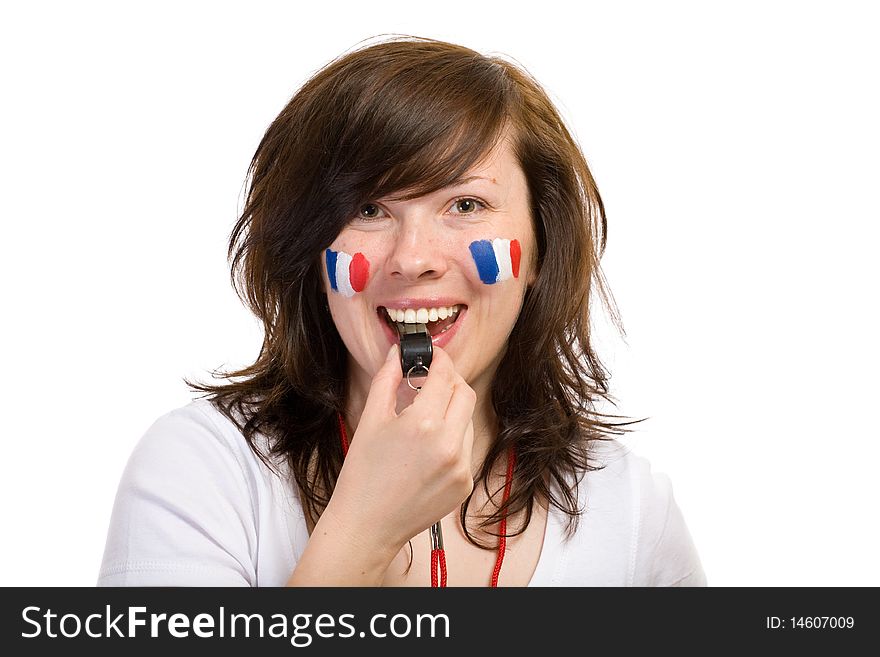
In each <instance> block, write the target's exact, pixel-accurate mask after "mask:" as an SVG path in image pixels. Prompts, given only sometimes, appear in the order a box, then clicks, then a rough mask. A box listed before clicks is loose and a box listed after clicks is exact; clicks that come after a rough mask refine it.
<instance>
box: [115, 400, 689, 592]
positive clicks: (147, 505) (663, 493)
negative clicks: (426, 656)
mask: <svg viewBox="0 0 880 657" xmlns="http://www.w3.org/2000/svg"><path fill="white" fill-rule="evenodd" d="M264 444H265V443H264ZM594 444H596V443H594ZM598 445H599V447H598V451H597V452H596V453H597V454H598V455H599V460H600V461H602V462H604V463H606V464H607V465H606V467H605V468H604V469H603V470H598V471H594V472H588V473H586V475H585V476H584V479H583V480H582V481H581V484H580V485H579V497H580V499H579V504H580V507H581V508H583V507H584V506H586V512H585V513H584V514H583V515H582V516H581V517H580V519H579V522H578V528H577V532H576V534H575V535H574V536H573V538H572V539H570V540H568V541H565V540H564V534H563V530H564V527H565V524H564V523H565V521H566V520H567V516H566V515H565V514H564V513H562V512H561V511H559V509H556V508H555V507H553V506H552V505H551V507H550V513H549V516H548V519H547V529H546V533H545V536H544V543H543V547H542V551H541V555H540V558H539V561H538V565H537V568H536V570H535V573H534V575H533V576H532V579H531V581H530V582H529V586H705V585H706V577H705V575H704V573H703V569H702V566H701V564H700V559H699V556H698V554H697V551H696V548H695V547H694V543H693V541H692V539H691V536H690V534H689V532H688V530H687V526H686V525H685V521H684V518H683V517H682V514H681V511H680V510H679V508H678V506H677V505H676V503H675V500H674V498H673V495H672V487H671V484H670V482H669V478H668V477H667V476H666V475H664V474H660V473H652V472H651V466H650V464H649V462H648V461H647V460H646V459H645V458H644V457H640V456H636V455H635V454H633V453H632V452H631V451H629V450H628V449H627V448H626V447H624V446H623V445H622V444H621V443H620V442H619V441H617V440H613V441H608V442H598ZM591 462H592V461H591ZM282 472H286V470H282ZM308 539H309V535H308V530H307V528H306V522H305V518H304V516H303V511H302V505H301V503H300V499H299V496H298V495H297V494H296V493H295V491H294V487H293V485H292V484H288V485H285V484H284V483H283V482H282V480H281V478H280V477H279V476H278V475H276V474H275V473H273V472H272V471H271V470H270V469H269V468H268V467H267V466H266V465H265V464H264V463H263V462H262V461H261V460H260V459H259V458H258V457H257V456H256V455H255V454H254V453H253V451H252V450H251V448H250V447H249V446H248V445H247V443H246V442H245V439H244V436H243V435H242V434H241V432H240V431H239V430H238V428H237V427H236V426H235V425H234V424H233V423H232V422H231V421H230V420H229V419H228V418H227V417H225V416H224V415H223V414H222V413H220V412H219V411H218V410H217V409H216V408H215V407H214V406H213V405H212V404H211V403H210V402H209V401H207V400H206V399H199V400H196V401H193V402H190V403H189V404H187V405H186V406H183V407H181V408H178V409H175V410H173V411H171V412H169V413H167V414H165V415H163V416H162V417H160V418H159V419H158V420H156V422H154V423H153V425H152V426H151V427H150V428H149V429H148V430H147V432H146V433H145V434H144V436H143V437H142V438H141V440H140V441H139V442H138V444H137V446H136V447H135V449H134V451H133V452H132V454H131V457H130V458H129V461H128V464H127V466H126V468H125V471H124V472H123V474H122V479H121V481H120V483H119V489H118V491H117V495H116V500H115V503H114V506H113V513H112V517H111V520H110V528H109V531H108V534H107V544H106V547H105V550H104V559H103V563H102V565H101V571H100V573H99V576H98V586H284V585H285V584H286V582H287V580H288V579H289V577H290V575H291V573H292V572H293V570H294V568H295V567H296V564H297V561H298V559H299V558H300V556H301V555H302V553H303V551H304V550H305V547H306V543H307V542H308Z"/></svg>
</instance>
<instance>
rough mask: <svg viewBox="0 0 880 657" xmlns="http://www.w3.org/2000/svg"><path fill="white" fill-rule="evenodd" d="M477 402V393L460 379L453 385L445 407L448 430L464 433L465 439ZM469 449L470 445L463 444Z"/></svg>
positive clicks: (471, 433) (471, 438) (472, 437)
mask: <svg viewBox="0 0 880 657" xmlns="http://www.w3.org/2000/svg"><path fill="white" fill-rule="evenodd" d="M476 403H477V393H476V392H474V389H473V388H471V387H470V386H469V385H468V384H467V383H466V382H465V381H464V379H462V380H461V381H460V382H459V383H456V384H455V386H453V392H452V397H451V399H450V400H449V406H448V407H447V408H446V416H445V420H446V425H447V426H448V427H449V429H450V431H455V432H459V433H462V434H465V436H464V438H465V440H467V435H466V433H467V432H466V429H467V426H468V424H469V423H470V422H472V421H473V419H474V408H475V407H476ZM473 439H474V436H473V432H472V431H471V432H470V441H471V443H473ZM465 447H467V448H468V450H469V449H470V447H471V446H469V445H465Z"/></svg>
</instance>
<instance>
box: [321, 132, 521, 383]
mask: <svg viewBox="0 0 880 657" xmlns="http://www.w3.org/2000/svg"><path fill="white" fill-rule="evenodd" d="M468 178H472V179H471V180H467V179H468ZM465 180H467V181H466V182H464V181H463V182H462V183H461V184H458V185H455V186H453V187H449V188H446V189H442V190H439V191H437V192H434V193H432V194H428V195H425V196H422V197H419V198H415V199H411V200H407V201H390V200H387V199H375V200H373V201H371V202H369V203H366V204H364V205H362V206H361V207H360V208H359V210H358V212H357V215H356V216H354V217H352V218H351V222H350V223H349V225H348V226H347V227H346V228H345V229H343V231H342V232H341V233H340V234H339V235H338V236H337V237H336V239H335V240H334V241H333V243H332V244H331V245H330V248H329V249H328V250H327V251H326V252H325V253H324V254H322V256H321V259H322V265H323V266H322V270H323V272H324V274H323V275H324V284H325V290H326V292H327V297H328V303H329V306H330V313H331V315H332V317H333V321H334V323H335V324H336V328H337V330H338V331H339V334H340V336H341V337H342V340H343V342H344V343H345V346H346V347H347V349H348V351H349V353H350V354H351V357H352V358H351V360H350V362H351V365H350V367H351V368H352V369H351V371H350V374H352V375H354V376H355V377H356V378H357V379H361V380H364V381H366V383H367V384H368V383H369V381H368V379H371V378H372V377H373V375H375V373H376V372H377V371H378V370H379V368H380V367H381V366H382V363H383V361H384V360H385V356H386V355H387V353H388V349H389V347H390V346H391V345H392V344H393V343H396V342H398V341H399V340H398V337H397V331H396V329H395V328H394V324H393V322H394V321H399V320H404V321H407V320H409V321H417V322H425V321H426V320H427V321H428V324H427V326H428V330H429V332H431V334H432V342H433V343H434V345H435V346H439V347H441V348H442V349H444V350H445V351H446V352H447V353H448V354H449V355H450V357H451V358H452V360H453V362H454V363H455V367H456V370H457V371H458V373H459V374H460V375H461V376H462V377H463V378H464V379H465V380H466V381H467V382H468V383H469V384H470V385H471V386H472V387H474V388H475V389H478V386H479V387H480V388H482V387H483V386H484V385H486V384H487V383H488V382H489V381H490V380H491V377H492V376H493V375H494V372H495V368H496V367H497V364H498V360H499V358H500V356H501V354H502V353H503V352H504V348H505V345H506V342H507V337H508V335H509V334H510V331H511V330H512V329H513V326H514V324H515V322H516V319H517V317H518V315H519V312H520V308H521V307H522V301H523V296H524V294H525V290H526V287H527V286H528V285H530V284H531V283H532V282H533V281H534V277H535V274H536V272H534V271H533V267H534V265H533V261H534V260H535V237H534V230H533V228H532V221H531V217H530V212H529V197H528V188H527V185H526V179H525V176H524V174H523V172H522V169H521V168H520V166H519V164H518V162H517V160H516V157H515V156H514V154H513V150H512V148H511V146H510V143H509V142H508V140H507V139H504V140H502V141H500V142H499V144H498V146H497V147H496V148H495V150H493V151H492V152H491V153H490V154H489V156H488V157H487V158H486V160H485V161H484V162H483V163H480V164H478V165H476V166H475V167H474V168H472V169H471V170H470V171H469V172H468V173H467V174H466V175H465ZM455 307H457V311H455ZM450 308H452V310H453V313H452V314H451V315H450V314H449V312H450ZM389 310H390V311H391V314H393V315H394V317H393V318H392V317H391V316H390V315H389V312H388V311H389ZM407 315H409V317H407ZM478 391H479V390H478Z"/></svg>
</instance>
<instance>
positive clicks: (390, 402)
mask: <svg viewBox="0 0 880 657" xmlns="http://www.w3.org/2000/svg"><path fill="white" fill-rule="evenodd" d="M399 353H400V351H399V349H398V346H397V345H396V344H393V345H391V348H390V349H389V350H388V354H387V356H386V357H385V362H384V363H382V367H380V368H379V371H378V372H376V375H375V376H374V377H373V380H372V382H371V383H370V392H369V393H367V401H366V403H365V404H364V415H366V416H367V417H373V416H374V415H376V416H381V417H387V416H389V415H392V416H393V415H394V414H395V413H394V409H395V408H396V406H397V388H398V386H399V385H400V381H401V379H402V378H403V375H402V373H401V370H400V356H399V355H398V354H399Z"/></svg>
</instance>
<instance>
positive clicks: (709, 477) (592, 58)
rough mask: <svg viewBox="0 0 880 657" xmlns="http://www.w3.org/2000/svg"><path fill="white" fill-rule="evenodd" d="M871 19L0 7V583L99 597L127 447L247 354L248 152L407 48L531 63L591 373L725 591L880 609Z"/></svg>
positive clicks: (397, 8)
mask: <svg viewBox="0 0 880 657" xmlns="http://www.w3.org/2000/svg"><path fill="white" fill-rule="evenodd" d="M871 5H872V3H868V2H865V3H853V2H833V3H832V2H825V3H808V2H791V3H783V2H756V3H744V2H730V3H726V4H722V3H699V2H693V3H682V2H675V3H639V4H633V3H623V2H615V3H611V2H608V3H595V4H594V3H583V2H582V3H578V4H577V8H574V7H575V3H569V2H565V3H563V2H550V1H548V0H542V1H541V2H537V3H528V4H522V5H515V4H511V3H508V2H493V3H488V2H479V3H477V2H470V1H469V2H449V1H446V2H443V3H428V4H425V3H415V2H410V1H407V2H370V3H351V4H350V6H348V5H346V6H341V5H340V4H339V3H314V4H312V5H310V6H304V3H293V2H290V3H268V2H252V1H249V2H239V3H230V4H222V3H217V2H210V3H209V2H205V3H195V2H188V3H185V2H169V3H164V2H150V3H146V2H145V3H141V4H140V5H137V4H134V3H110V2H108V3H100V4H99V3H95V2H77V3H62V2H58V3H41V2H31V3H26V4H25V3H5V4H4V9H3V10H2V14H0V62H2V64H0V66H2V98H3V100H2V103H0V116H2V121H0V184H2V190H3V191H2V213H3V223H2V226H3V237H2V244H3V247H4V248H3V256H2V258H0V263H2V265H0V266H2V285H3V288H2V290H3V302H4V306H5V308H6V310H5V311H4V313H3V315H4V319H3V321H2V323H0V331H2V345H3V360H2V363H3V367H4V370H5V373H4V375H3V377H2V383H0V385H2V400H3V411H4V413H3V415H4V422H3V429H2V439H3V444H2V459H0V469H2V472H0V475H2V476H0V499H2V518H3V532H2V533H3V540H2V542H0V555H2V563H3V564H4V568H3V571H2V574H0V583H2V584H5V585H27V586H30V585H53V584H59V585H92V584H93V583H94V582H95V580H96V577H97V572H98V566H99V564H100V560H101V556H102V551H103V546H104V539H105V533H106V530H107V523H108V521H109V516H110V510H111V507H112V502H113V497H114V494H115V491H116V485H117V482H118V480H119V476H120V474H121V472H122V468H123V467H124V464H125V461H126V459H127V458H128V455H129V453H130V451H131V449H132V447H133V446H134V444H135V443H136V441H137V440H138V439H139V438H140V436H141V435H142V434H143V432H144V431H145V430H146V428H147V427H148V426H149V425H150V424H151V423H152V422H153V421H154V420H155V419H156V418H157V417H158V416H159V415H162V414H164V413H166V412H168V411H169V410H171V409H172V408H175V407H177V406H181V405H183V404H186V403H187V402H188V401H189V400H190V399H191V398H192V395H191V394H190V392H189V391H188V389H187V388H186V386H185V385H184V384H183V382H182V380H181V378H182V377H183V376H195V377H197V378H200V379H201V380H204V381H207V380H209V379H210V374H209V373H210V371H211V370H212V369H214V368H218V367H222V368H231V367H239V366H242V365H245V364H248V363H250V362H252V360H253V358H254V357H255V356H256V355H257V353H258V351H259V346H260V340H261V333H260V331H259V328H258V325H257V323H256V320H255V319H253V318H252V317H251V315H250V314H249V313H248V311H247V310H246V309H245V308H244V306H243V305H242V304H241V303H240V302H239V300H238V298H237V297H236V296H235V294H234V292H233V290H232V287H231V285H230V284H229V274H228V265H227V262H226V252H225V248H226V239H227V237H228V234H229V231H230V229H231V228H232V225H233V224H234V222H235V218H236V213H237V211H238V210H239V208H240V203H241V200H242V196H241V195H242V191H243V182H244V176H245V172H246V169H247V166H248V163H249V161H250V157H251V156H252V155H253V152H254V150H255V149H256V146H257V144H258V142H259V140H260V138H261V136H262V134H263V131H264V130H265V129H266V127H267V126H268V125H269V123H270V122H271V121H272V119H273V118H274V117H275V116H276V115H277V113H278V112H279V111H280V110H281V109H282V107H283V106H284V105H285V104H286V102H287V100H288V99H289V98H290V96H291V95H292V94H293V93H294V92H295V90H296V89H297V88H298V87H299V85H301V84H302V83H303V82H305V80H306V79H307V78H308V77H309V76H310V75H311V74H313V73H314V72H315V71H316V70H317V69H319V68H320V67H321V66H323V65H324V64H326V63H327V62H329V61H330V60H331V59H332V58H334V57H336V56H338V55H340V54H342V53H343V52H346V51H348V50H350V49H353V48H354V47H356V46H357V45H359V44H360V42H362V41H363V40H365V39H369V38H373V37H377V36H379V35H382V34H391V33H407V34H414V35H418V36H428V37H433V38H439V39H444V40H449V41H454V42H457V43H460V44H462V45H466V46H469V47H471V48H474V49H476V50H479V51H480V52H483V53H484V54H493V53H501V54H504V55H507V56H509V57H510V58H513V59H515V60H517V61H518V62H519V63H520V64H521V65H523V66H525V67H526V68H527V69H528V70H529V71H530V72H531V73H532V74H533V75H534V76H535V77H536V78H537V79H538V80H540V81H541V82H542V83H543V84H544V85H545V87H546V88H547V90H548V92H549V93H550V95H551V97H552V98H553V99H554V101H555V102H556V103H557V104H558V107H559V109H560V111H561V112H562V114H563V116H564V117H565V119H566V120H567V121H568V122H569V124H570V126H571V128H572V130H573V131H574V133H575V135H576V137H577V139H578V140H579V143H580V144H581V146H582V147H583V150H584V152H585V154H586V156H587V159H588V162H589V163H590V165H591V167H592V170H593V173H594V175H595V177H596V179H597V182H598V185H599V190H600V192H601V194H602V195H603V199H604V201H605V204H606V209H607V214H608V218H609V224H610V230H609V244H608V250H607V252H606V255H605V258H604V259H603V267H604V270H605V273H606V275H607V277H608V280H609V283H610V285H611V289H612V291H613V293H614V294H615V297H616V300H617V303H618V305H619V308H620V310H621V313H622V315H623V320H624V324H625V327H626V330H627V338H626V340H625V341H624V340H621V339H620V338H615V337H614V334H613V332H611V331H609V330H607V326H606V327H605V330H604V331H599V335H600V336H601V349H602V351H601V354H602V356H603V357H604V359H605V362H606V364H607V365H608V367H609V368H610V369H611V371H612V374H613V379H612V385H613V392H614V394H615V396H616V397H617V398H618V399H619V400H620V407H619V409H620V411H621V412H623V413H626V414H628V415H631V416H637V417H642V416H649V417H650V418H651V419H650V420H649V421H647V422H645V423H642V424H641V425H639V426H640V429H639V430H638V432H637V433H636V434H635V435H634V436H633V437H632V438H630V439H628V443H629V444H630V445H632V446H633V448H634V449H635V450H636V451H638V452H640V453H642V454H643V455H645V456H647V457H648V458H650V459H651V461H652V463H653V464H654V469H655V470H659V471H662V472H666V473H667V474H669V476H670V478H671V480H672V482H673V487H674V491H675V496H676V500H677V501H678V503H679V505H680V506H681V508H682V510H683V512H684V514H685V518H686V520H687V522H688V525H689V527H690V530H691V533H692V535H693V537H694V540H695V542H696V544H697V547H698V549H699V551H700V554H701V557H702V560H703V565H704V567H705V570H706V573H707V575H708V578H709V583H710V585H716V586H741V585H770V586H780V585H797V586H802V585H855V586H858V585H873V586H877V585H880V566H878V561H877V559H876V555H877V554H880V532H878V521H877V517H878V513H877V502H878V499H880V485H878V480H880V476H878V464H880V448H878V437H880V436H878V433H880V432H878V429H877V419H876V413H875V411H876V410H877V404H876V402H875V397H876V392H877V388H878V386H877V383H876V369H877V366H878V364H880V363H878V361H880V359H878V348H877V340H878V335H880V327H878V313H877V291H876V288H877V282H878V267H877V265H876V264H875V262H876V251H877V237H878V230H877V222H878V220H880V212H878V209H880V202H878V183H877V181H878V178H880V165H878V157H880V130H878V116H880V102H878V83H877V70H878V62H880V46H878V39H877V34H878V30H880V22H878V20H877V18H876V17H875V16H874V15H873V10H872V9H871ZM172 457H173V456H172Z"/></svg>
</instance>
